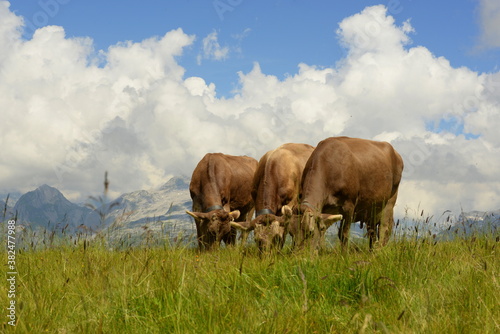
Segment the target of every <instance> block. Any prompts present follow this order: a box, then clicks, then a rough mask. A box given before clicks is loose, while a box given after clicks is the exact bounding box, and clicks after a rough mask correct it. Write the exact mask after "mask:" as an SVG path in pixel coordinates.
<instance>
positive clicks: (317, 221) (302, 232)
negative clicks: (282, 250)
mask: <svg viewBox="0 0 500 334" xmlns="http://www.w3.org/2000/svg"><path fill="white" fill-rule="evenodd" d="M298 211H299V212H300V213H301V216H302V217H301V218H300V219H298V220H297V221H298V226H296V227H295V235H294V244H295V245H297V246H300V247H301V246H304V245H306V244H307V245H309V246H310V247H311V248H314V249H318V248H321V247H323V246H324V243H325V234H326V230H327V229H328V228H329V227H330V226H332V225H333V223H335V222H337V221H339V220H342V215H339V214H337V215H330V214H324V213H319V212H318V211H316V210H314V209H313V208H311V207H310V206H305V205H301V206H300V207H299V209H298Z"/></svg>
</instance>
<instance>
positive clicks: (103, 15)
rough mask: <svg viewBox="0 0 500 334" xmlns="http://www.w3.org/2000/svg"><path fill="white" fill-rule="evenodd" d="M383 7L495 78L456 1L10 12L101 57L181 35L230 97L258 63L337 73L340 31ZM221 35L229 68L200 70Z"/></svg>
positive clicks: (473, 6) (27, 4)
mask: <svg viewBox="0 0 500 334" xmlns="http://www.w3.org/2000/svg"><path fill="white" fill-rule="evenodd" d="M377 4H384V5H386V6H387V8H388V12H389V14H391V15H392V16H393V17H394V18H395V19H396V22H397V23H398V24H401V23H402V22H404V21H406V20H408V19H410V20H411V24H412V26H413V27H414V29H415V33H413V34H411V35H410V37H411V39H412V41H413V43H412V44H411V45H412V46H414V45H424V46H425V47H427V48H428V49H429V50H431V51H432V52H433V53H434V54H435V55H436V56H444V57H445V58H446V59H448V60H449V61H450V62H451V64H452V66H454V67H460V66H466V67H468V68H470V69H472V70H474V71H478V72H492V71H495V70H496V69H497V67H498V65H499V59H500V52H499V50H498V49H491V48H489V49H485V48H482V47H481V42H480V36H481V24H480V13H479V12H480V10H479V8H478V6H479V2H478V1H475V0H457V1H428V0H427V1H415V0H414V1H411V0H390V1H380V0H379V1H366V0H363V1H342V2H340V1H325V0H323V1H317V0H316V1H315V0H313V1H305V0H289V1H285V0H277V1H276V0H275V1H264V0H256V1H249V0H214V1H212V0H186V1H164V0H156V1H153V0H146V1H131V0H120V1H118V0H107V1H96V0H87V1H78V0H39V1H24V0H23V1H19V0H13V1H11V9H12V10H13V11H14V12H16V13H18V14H19V15H22V16H24V18H25V19H26V21H27V22H29V24H28V28H27V29H26V30H25V37H26V38H30V37H31V34H32V32H33V27H36V28H40V27H41V26H44V25H59V26H62V27H64V29H65V31H66V35H67V36H68V37H91V38H92V39H93V41H94V47H95V49H96V50H107V48H108V47H109V46H110V45H114V44H116V43H118V42H124V41H134V42H140V41H142V40H144V39H147V38H149V37H152V36H162V35H164V34H165V33H166V32H168V31H170V30H173V29H177V28H179V27H180V28H182V29H183V31H184V32H185V33H186V34H189V35H195V36H196V41H195V43H194V44H193V45H192V46H191V47H190V48H189V49H187V50H185V54H184V55H183V56H182V58H181V59H180V64H182V65H184V66H185V68H186V71H187V72H186V75H188V76H201V77H203V78H205V80H207V81H210V82H214V83H215V84H216V86H217V92H218V94H219V96H229V95H231V90H232V89H233V88H234V87H235V86H236V85H237V84H238V76H237V72H238V71H243V72H248V71H250V70H251V68H252V67H253V63H254V62H258V63H259V64H260V66H261V68H262V70H263V71H264V72H265V73H267V74H273V75H276V76H278V77H280V78H283V77H284V76H285V75H287V74H294V73H296V72H297V66H298V64H299V63H306V64H311V65H317V66H325V67H332V66H335V64H336V62H337V61H339V60H340V59H342V58H343V57H344V56H345V52H346V51H345V49H344V48H343V47H342V46H341V45H339V43H338V39H337V36H336V33H335V32H336V30H337V29H338V23H339V22H340V21H341V20H342V19H343V18H345V17H347V16H350V15H353V14H355V13H357V12H360V11H361V10H362V9H363V8H365V7H367V6H372V5H377ZM214 31H215V32H216V33H217V37H218V42H219V44H220V46H221V47H227V48H228V49H229V51H228V55H227V57H226V58H225V59H224V61H217V60H213V59H206V60H202V62H201V64H199V63H198V62H197V57H198V55H199V54H200V52H201V48H202V40H203V38H205V37H206V36H207V35H209V34H210V33H213V32H214Z"/></svg>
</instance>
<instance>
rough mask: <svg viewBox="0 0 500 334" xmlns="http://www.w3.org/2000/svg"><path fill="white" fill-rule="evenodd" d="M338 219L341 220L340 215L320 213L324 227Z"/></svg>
mask: <svg viewBox="0 0 500 334" xmlns="http://www.w3.org/2000/svg"><path fill="white" fill-rule="evenodd" d="M339 220H342V215H329V214H321V221H323V222H324V224H325V227H326V228H329V227H330V226H332V225H333V223H335V222H338V221H339Z"/></svg>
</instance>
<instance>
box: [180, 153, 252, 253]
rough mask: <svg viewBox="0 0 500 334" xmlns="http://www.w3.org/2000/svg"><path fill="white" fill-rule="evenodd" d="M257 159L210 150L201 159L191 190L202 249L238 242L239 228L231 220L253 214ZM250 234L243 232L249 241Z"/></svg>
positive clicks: (192, 213)
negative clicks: (253, 190) (253, 191)
mask: <svg viewBox="0 0 500 334" xmlns="http://www.w3.org/2000/svg"><path fill="white" fill-rule="evenodd" d="M256 169H257V160H255V159H253V158H250V157H246V156H232V155H225V154H222V153H208V154H206V155H205V156H204V157H203V159H201V161H200V162H199V163H198V165H197V166H196V168H195V170H194V171H193V176H192V178H191V184H190V185H189V192H190V193H191V198H192V200H193V209H192V210H193V211H192V212H190V211H186V213H187V214H189V215H190V216H192V217H193V218H194V220H195V223H196V232H197V236H198V246H199V249H200V250H206V249H211V248H213V247H218V246H219V245H220V242H221V241H224V243H225V244H227V245H230V244H234V243H235V241H236V229H235V228H233V227H232V226H231V224H230V223H231V222H232V221H234V220H237V221H241V222H244V221H247V222H249V221H250V219H251V218H252V215H253V210H254V209H253V208H254V202H253V199H252V195H251V191H252V179H253V176H254V174H255V170H256ZM246 236H247V234H246V233H244V234H243V236H242V239H243V242H245V241H246Z"/></svg>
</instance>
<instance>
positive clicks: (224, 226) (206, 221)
mask: <svg viewBox="0 0 500 334" xmlns="http://www.w3.org/2000/svg"><path fill="white" fill-rule="evenodd" d="M186 213H187V214H188V215H190V216H191V217H193V218H194V219H195V221H196V224H198V225H199V228H200V231H201V234H206V235H207V236H210V237H215V241H216V242H217V243H219V242H220V240H221V238H222V237H223V236H225V235H227V234H229V233H231V223H232V222H234V220H235V219H238V217H239V216H240V211H238V210H235V211H231V212H227V211H225V210H223V209H217V210H212V211H209V212H191V211H186Z"/></svg>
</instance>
